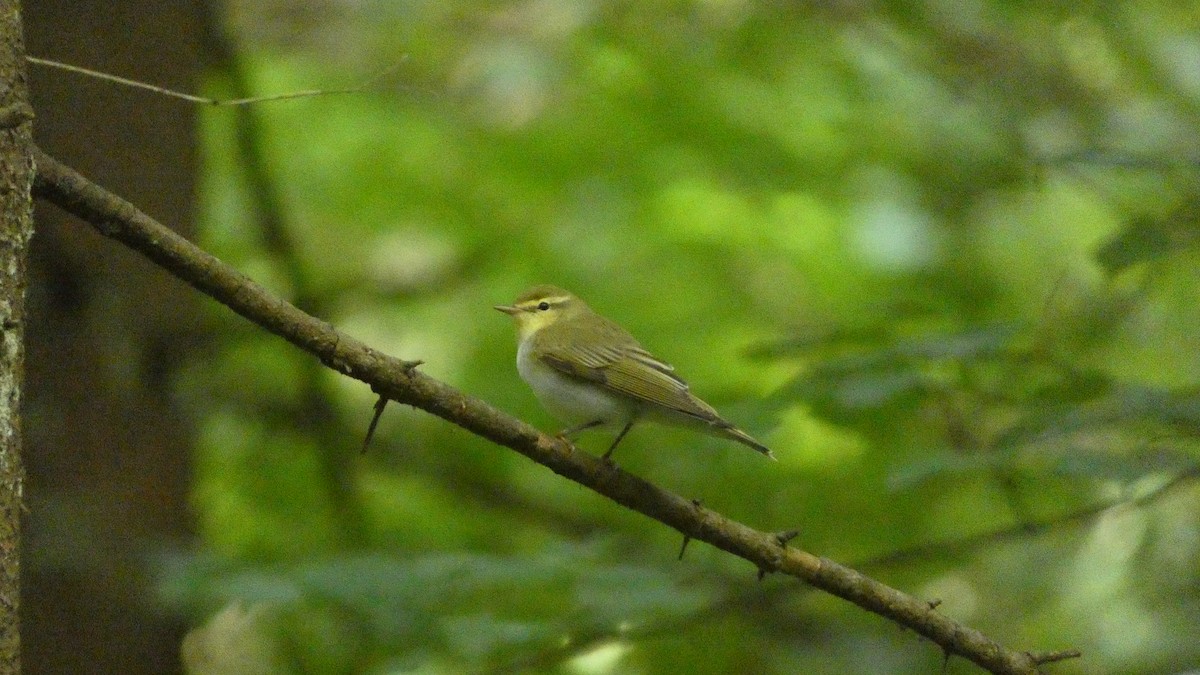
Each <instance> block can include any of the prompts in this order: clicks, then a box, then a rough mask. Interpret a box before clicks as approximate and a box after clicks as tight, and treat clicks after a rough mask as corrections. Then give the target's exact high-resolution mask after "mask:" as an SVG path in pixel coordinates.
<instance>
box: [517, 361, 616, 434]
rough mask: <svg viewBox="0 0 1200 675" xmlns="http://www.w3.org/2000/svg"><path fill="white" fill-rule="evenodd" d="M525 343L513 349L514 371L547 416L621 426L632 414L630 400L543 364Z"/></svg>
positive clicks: (571, 422) (576, 422) (571, 423)
mask: <svg viewBox="0 0 1200 675" xmlns="http://www.w3.org/2000/svg"><path fill="white" fill-rule="evenodd" d="M529 342H530V341H529V340H523V341H522V342H521V345H520V347H518V349H517V372H519V373H520V374H521V379H522V380H525V382H526V383H528V384H529V387H530V388H531V389H533V393H534V395H535V396H537V399H538V402H540V403H541V404H542V407H544V408H545V409H546V410H547V411H548V412H549V413H550V414H551V415H554V416H555V417H557V418H558V419H559V420H561V421H563V422H565V423H566V424H568V425H576V424H583V423H585V422H591V421H593V420H603V421H604V423H605V424H622V425H623V424H624V423H625V422H627V421H628V420H629V419H630V418H631V417H632V416H633V404H632V402H630V401H625V400H624V399H623V398H621V397H619V396H617V395H615V394H610V393H607V392H605V391H604V390H603V389H602V388H601V387H600V386H599V385H591V384H585V383H581V382H579V381H577V380H575V379H573V378H571V377H568V376H566V375H563V374H562V373H560V372H558V371H557V370H554V369H553V368H551V367H550V366H547V365H546V364H544V363H542V362H541V361H539V360H538V359H537V358H535V357H534V356H533V355H532V354H530V353H529V349H530V346H529Z"/></svg>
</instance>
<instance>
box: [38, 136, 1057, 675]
mask: <svg viewBox="0 0 1200 675" xmlns="http://www.w3.org/2000/svg"><path fill="white" fill-rule="evenodd" d="M34 160H35V162H36V164H37V177H36V179H35V182H34V195H35V196H37V197H38V198H40V199H43V200H46V201H49V202H51V203H53V204H56V205H57V206H59V207H60V208H62V209H64V210H66V211H68V212H69V213H72V214H74V215H75V216H77V217H79V218H80V219H82V220H84V221H86V222H88V223H89V224H91V225H92V226H93V227H94V228H95V229H96V230H98V231H99V232H100V233H101V234H103V235H105V236H106V237H110V238H112V239H115V240H117V241H119V242H121V243H123V244H125V245H126V246H128V247H130V248H132V249H133V250H135V251H137V252H139V253H141V254H142V255H144V256H146V257H147V258H149V259H150V260H151V261H153V262H154V263H156V264H157V265H159V266H161V267H162V268H164V269H165V270H167V271H168V272H169V273H170V274H172V275H173V276H176V277H178V278H179V279H181V280H183V281H185V282H186V283H188V284H191V285H192V286H194V287H195V288H196V289H198V290H200V291H201V292H203V293H205V294H207V295H209V296H210V297H212V298H213V299H215V300H216V301H218V302H220V303H221V304H223V305H225V306H227V307H229V308H230V309H232V310H233V311H234V312H236V313H238V314H240V315H241V316H243V317H245V318H246V319H249V320H250V321H252V322H254V323H255V324H257V325H259V326H261V327H263V328H264V329H266V330H268V331H270V332H272V333H274V334H276V335H279V336H280V337H282V338H284V339H285V340H287V341H288V342H291V343H292V344H294V345H296V346H297V347H299V348H301V349H303V350H305V351H307V352H310V353H311V354H313V355H315V356H316V357H317V358H319V359H320V360H321V362H322V363H324V364H325V365H326V366H328V367H330V368H333V369H334V370H336V371H338V372H339V373H342V374H344V375H348V376H350V377H353V378H355V379H358V380H361V381H363V382H365V383H367V384H369V385H370V386H371V387H372V389H373V390H374V391H375V392H377V393H378V394H379V395H380V396H382V397H386V398H387V399H391V400H393V401H396V402H398V403H402V404H405V405H411V406H413V407H415V408H420V409H422V410H425V411H426V412H429V413H431V414H433V415H436V416H438V417H441V418H442V419H444V420H446V421H448V422H450V423H452V424H455V425H457V426H459V427H462V428H463V429H466V430H468V431H470V432H472V433H474V434H477V435H479V436H481V437H483V438H487V439H489V440H491V441H493V442H495V443H497V444H499V445H503V446H506V447H508V448H511V449H513V450H516V451H517V452H519V453H521V454H522V455H525V456H526V457H528V458H529V459H532V460H533V461H535V462H537V463H539V464H541V465H543V466H545V467H547V468H549V469H550V470H551V471H554V472H555V473H557V474H559V475H561V476H563V477H565V478H568V479H570V480H572V481H575V482H576V483H579V484H580V485H583V486H585V487H587V488H589V489H591V490H593V491H595V492H597V493H599V494H602V495H604V496H605V497H608V498H609V499H611V500H612V501H614V502H616V503H618V504H620V505H622V506H624V507H626V508H629V509H632V510H634V511H637V512H639V513H642V514H644V515H646V516H648V517H650V518H652V519H654V520H657V521H659V522H660V523H663V524H665V525H667V526H669V527H672V528H674V529H676V530H678V531H679V532H680V533H682V534H684V535H685V536H688V537H691V538H692V539H696V540H699V541H703V542H706V543H708V544H710V545H712V546H715V547H717V548H719V549H721V550H723V551H726V552H728V553H732V554H733V555H736V556H738V557H740V558H743V559H745V560H747V561H749V562H750V563H752V564H753V565H754V566H755V567H756V568H757V569H759V570H763V571H765V572H776V573H780V574H787V575H790V576H793V577H795V578H797V579H799V580H801V581H804V582H805V583H808V584H810V585H812V586H814V587H816V588H819V589H821V590H823V591H825V592H827V593H830V594H832V595H835V596H838V597H840V598H843V599H845V600H849V601H850V602H853V603H854V604H856V605H858V606H860V607H862V608H863V609H866V610H868V611H870V612H874V613H875V614H878V615H880V616H883V617H885V618H888V619H890V620H892V621H894V622H896V623H898V624H900V625H902V626H904V627H906V628H909V629H910V630H912V631H914V632H915V633H917V634H919V635H922V636H924V637H926V638H927V639H929V640H931V641H932V642H934V643H936V644H937V645H938V646H939V647H940V648H941V649H942V650H944V651H945V652H946V653H947V654H955V655H958V656H962V657H964V658H966V659H969V660H970V661H972V662H974V663H976V664H978V665H979V666H981V667H982V668H985V669H986V670H989V671H991V672H993V673H1021V674H1032V673H1037V672H1039V671H1038V667H1039V664H1040V663H1047V662H1049V661H1051V660H1054V659H1056V658H1059V657H1061V658H1073V657H1074V655H1075V654H1076V653H1075V652H1074V651H1073V650H1062V651H1054V652H1035V653H1031V652H1027V651H1021V650H1014V649H1010V648H1007V647H1005V646H1003V645H1001V644H1000V643H998V642H996V641H995V640H992V639H991V638H989V637H988V636H986V635H984V634H983V633H982V632H980V631H978V630H976V629H973V628H970V627H968V626H965V625H963V624H960V623H958V622H956V621H953V620H952V619H950V618H948V617H947V616H946V615H944V614H942V613H940V612H938V611H935V609H933V608H931V607H930V605H929V603H928V602H927V601H925V600H922V599H919V598H916V597H913V596H911V595H907V594H905V593H902V592H901V591H898V590H896V589H894V588H891V587H889V586H886V585H884V584H882V583H880V582H878V581H876V580H874V579H872V578H870V577H867V576H866V575H864V574H861V573H859V572H857V571H855V570H853V569H850V568H848V567H845V566H843V565H839V564H837V563H835V562H833V561H832V560H829V559H827V558H821V557H818V556H816V555H813V554H811V553H808V552H806V551H803V550H801V549H799V548H796V547H794V546H791V545H790V544H789V543H788V542H787V541H786V537H784V536H781V535H779V534H777V533H772V532H763V531H759V530H755V529H752V528H750V527H749V526H747V525H743V524H742V523H739V522H737V521H734V520H731V519H729V518H726V517H725V516H723V515H721V514H720V513H717V512H716V511H713V510H712V509H709V508H706V507H704V506H702V505H698V504H696V503H695V502H694V501H693V500H690V499H685V498H683V497H681V496H679V495H677V494H674V493H672V492H668V491H667V490H664V489H662V488H660V487H658V486H657V485H654V484H653V483H650V482H649V481H646V480H644V479H642V478H639V477H638V476H635V475H633V474H630V473H627V472H625V471H624V470H622V469H621V468H620V467H617V466H614V465H612V464H610V463H606V462H604V461H602V460H601V459H600V458H598V457H594V456H592V455H590V454H587V453H583V452H579V451H577V450H575V449H574V448H573V447H572V446H571V444H570V443H567V442H563V441H559V440H556V439H554V438H553V437H551V436H547V435H546V434H543V433H541V432H540V431H538V430H537V429H535V428H533V427H532V426H530V425H528V424H526V423H524V422H522V421H520V420H518V419H516V418H513V417H511V416H509V415H507V414H505V413H503V412H501V411H499V410H497V409H495V408H493V407H492V406H490V405H488V404H487V403H485V402H483V401H481V400H479V399H476V398H473V397H471V396H468V395H466V394H464V393H462V392H460V391H458V390H456V389H454V388H452V387H450V386H449V385H447V384H445V383H443V382H441V381H439V380H436V379H434V378H432V377H429V376H427V375H425V374H424V373H422V372H421V371H419V370H417V369H416V368H415V362H413V361H400V360H399V359H395V358H392V357H390V356H387V355H385V354H381V353H379V352H377V351H375V350H374V349H371V348H370V347H368V346H367V345H365V344H363V343H362V342H359V341H358V340H356V339H354V338H352V337H350V336H348V335H346V334H344V333H342V332H340V331H338V330H336V329H335V328H333V327H332V326H330V325H329V324H327V323H325V322H324V321H321V320H319V319H317V318H315V317H312V316H310V315H308V314H305V313H304V312H302V311H300V310H299V309H297V308H295V307H294V306H292V305H291V304H289V303H287V302H286V301H284V300H282V299H280V298H278V297H275V296H274V295H271V294H270V293H269V292H268V291H267V290H266V289H264V288H263V287H262V286H260V285H258V284H256V283H255V282H253V281H252V280H250V279H249V278H248V277H246V276H245V275H243V274H242V273H240V272H238V271H237V270H235V269H233V268H232V267H230V266H228V265H226V264H225V263H223V262H221V261H220V260H218V259H217V258H215V257H213V256H212V255H210V254H209V253H207V252H205V251H203V250H201V249H200V248H198V247H196V246H195V245H194V244H192V243H191V242H189V241H187V240H186V239H184V238H183V237H181V236H179V235H178V234H176V233H174V232H172V231H171V230H170V229H168V228H166V227H165V226H163V225H162V224H160V223H158V222H157V221H155V220H154V219H152V218H150V217H149V216H147V215H146V214H144V213H142V212H141V211H139V210H138V209H137V208H136V207H135V206H134V205H132V204H130V203H129V202H127V201H125V200H123V199H121V198H120V197H118V196H116V195H114V194H112V193H110V192H108V191H106V190H105V189H104V188H101V187H100V186H98V185H96V184H94V183H92V182H91V181H89V180H87V179H86V178H84V177H83V176H81V175H80V174H79V173H77V172H75V171H74V170H73V169H71V168H69V167H67V166H65V165H63V164H61V163H60V162H58V161H57V160H54V159H53V158H51V157H49V156H48V155H46V154H45V153H43V152H42V151H41V150H35V151H34ZM789 534H790V533H789Z"/></svg>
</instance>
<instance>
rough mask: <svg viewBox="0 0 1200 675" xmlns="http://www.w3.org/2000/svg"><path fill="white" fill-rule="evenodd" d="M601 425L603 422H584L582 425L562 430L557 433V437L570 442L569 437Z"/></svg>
mask: <svg viewBox="0 0 1200 675" xmlns="http://www.w3.org/2000/svg"><path fill="white" fill-rule="evenodd" d="M601 424H604V420H592V421H591V422H584V423H583V424H576V425H575V426H573V427H567V428H566V429H563V430H562V431H560V432H558V437H559V438H561V439H563V440H564V441H569V440H571V437H572V436H574V435H575V434H577V433H579V432H581V431H586V430H588V429H591V428H592V427H598V426H600V425H601Z"/></svg>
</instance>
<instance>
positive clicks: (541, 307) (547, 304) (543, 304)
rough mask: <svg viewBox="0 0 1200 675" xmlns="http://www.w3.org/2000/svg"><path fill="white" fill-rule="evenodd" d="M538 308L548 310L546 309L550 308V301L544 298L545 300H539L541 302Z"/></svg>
mask: <svg viewBox="0 0 1200 675" xmlns="http://www.w3.org/2000/svg"><path fill="white" fill-rule="evenodd" d="M538 309H540V310H542V311H543V312H544V311H546V310H548V309H550V303H548V302H546V301H545V300H543V301H541V302H539V303H538Z"/></svg>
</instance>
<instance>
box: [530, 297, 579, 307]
mask: <svg viewBox="0 0 1200 675" xmlns="http://www.w3.org/2000/svg"><path fill="white" fill-rule="evenodd" d="M566 301H567V296H565V295H556V296H554V297H551V298H534V299H533V300H526V301H525V302H522V303H521V304H520V305H518V306H519V307H537V306H538V304H539V303H542V302H548V303H550V304H552V305H557V304H560V303H563V302H566Z"/></svg>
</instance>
